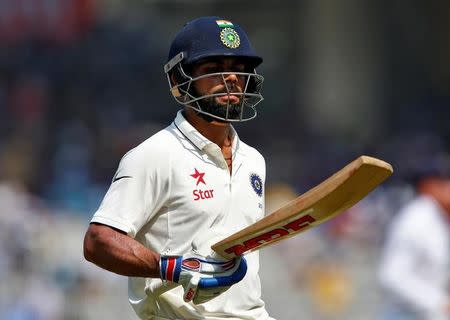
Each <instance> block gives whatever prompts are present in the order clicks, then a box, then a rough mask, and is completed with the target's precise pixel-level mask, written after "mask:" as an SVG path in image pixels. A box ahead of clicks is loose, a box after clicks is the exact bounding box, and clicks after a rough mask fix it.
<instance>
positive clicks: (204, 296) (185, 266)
mask: <svg viewBox="0 0 450 320" xmlns="http://www.w3.org/2000/svg"><path fill="white" fill-rule="evenodd" d="M159 266H160V270H161V271H160V275H161V279H163V280H168V281H172V282H176V283H179V284H181V285H182V286H183V288H184V296H183V298H184V301H186V302H189V301H193V302H194V304H199V303H204V302H207V301H209V300H211V299H212V298H214V297H217V296H218V295H220V294H221V293H223V292H225V291H227V290H228V289H229V288H230V287H231V286H232V285H233V284H235V283H237V282H239V281H241V280H242V279H243V278H244V276H245V274H246V272H247V262H246V260H245V258H243V257H240V258H236V259H232V260H227V261H221V260H217V259H212V258H206V257H203V256H200V255H193V254H189V255H183V256H161V259H160V261H159Z"/></svg>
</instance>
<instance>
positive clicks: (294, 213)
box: [211, 156, 393, 259]
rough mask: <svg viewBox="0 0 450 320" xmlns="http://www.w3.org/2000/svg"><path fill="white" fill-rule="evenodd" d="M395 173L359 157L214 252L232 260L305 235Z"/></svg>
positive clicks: (379, 162)
mask: <svg viewBox="0 0 450 320" xmlns="http://www.w3.org/2000/svg"><path fill="white" fill-rule="evenodd" d="M392 172H393V169H392V166H391V165H390V164H389V163H387V162H384V161H382V160H379V159H376V158H372V157H369V156H360V157H359V158H357V159H356V160H354V161H352V162H351V163H349V164H348V165H346V166H345V167H344V168H342V169H341V170H339V171H337V172H336V173H335V174H333V175H332V176H331V177H329V178H328V179H326V180H325V181H323V182H322V183H320V184H319V185H317V186H315V187H314V188H312V189H310V190H309V191H307V192H306V193H304V194H302V195H300V196H299V197H297V198H295V199H294V200H292V201H290V202H289V203H287V204H286V205H284V206H282V207H281V208H279V209H278V210H276V211H274V212H273V213H271V214H269V215H267V216H265V217H264V218H262V219H261V220H259V221H257V222H255V223H253V224H252V225H249V226H248V227H246V228H244V229H242V230H240V231H238V232H236V233H234V234H232V235H230V236H229V237H227V238H225V239H223V240H221V241H219V242H217V243H216V244H214V245H212V247H211V248H212V249H213V250H214V251H215V252H217V253H218V254H219V255H220V256H222V257H224V258H226V259H231V258H234V257H237V256H240V255H243V254H245V253H248V252H251V251H255V250H259V249H261V248H263V247H266V246H268V245H271V244H273V243H276V242H278V241H281V240H284V239H287V238H289V237H292V236H294V235H296V234H298V233H301V232H304V231H306V230H308V229H310V228H313V227H315V226H318V225H320V224H322V223H324V222H326V221H328V220H329V219H331V218H333V217H335V216H337V215H338V214H340V213H342V212H344V211H345V210H346V209H348V208H350V207H352V206H353V205H354V204H356V203H357V202H359V201H360V200H361V199H362V198H364V197H365V196H366V195H367V194H368V193H369V192H371V191H372V190H373V189H375V188H376V187H377V186H378V185H379V184H380V183H382V182H383V181H384V180H386V179H387V178H388V177H389V176H390V175H391V174H392Z"/></svg>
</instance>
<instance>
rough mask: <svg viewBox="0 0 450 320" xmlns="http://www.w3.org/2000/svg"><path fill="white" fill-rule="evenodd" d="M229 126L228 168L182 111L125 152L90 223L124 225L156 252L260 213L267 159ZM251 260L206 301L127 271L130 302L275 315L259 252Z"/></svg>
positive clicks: (163, 308)
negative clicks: (267, 300)
mask: <svg viewBox="0 0 450 320" xmlns="http://www.w3.org/2000/svg"><path fill="white" fill-rule="evenodd" d="M232 132H233V139H232V155H233V158H232V173H231V175H230V172H229V170H228V167H227V164H226V162H225V160H224V158H223V155H222V153H221V150H220V148H219V146H217V145H216V144H214V143H212V142H211V141H209V140H208V139H206V138H205V137H204V136H202V135H201V134H200V133H199V132H198V131H197V130H196V129H195V128H194V127H193V126H192V125H191V124H190V123H189V122H188V121H187V120H185V118H184V117H183V115H182V112H181V111H180V112H178V114H177V117H176V118H175V120H174V122H173V123H172V124H171V125H170V126H168V127H167V128H165V129H163V130H161V131H160V132H158V133H156V134H155V135H153V136H152V137H150V138H149V139H147V140H146V141H144V142H143V143H141V144H140V145H139V146H137V147H136V148H134V149H132V150H130V151H129V152H128V153H127V154H126V155H125V156H124V157H123V158H122V160H121V162H120V164H119V167H118V169H117V172H116V174H115V176H114V178H113V182H112V183H111V186H110V188H109V190H108V192H107V193H106V195H105V197H104V199H103V201H102V203H101V205H100V207H99V209H98V210H97V212H96V213H95V214H94V217H93V218H92V221H91V222H96V223H101V224H105V225H109V226H112V227H114V228H117V229H120V230H122V231H124V232H126V233H127V234H128V235H129V236H131V237H133V238H135V239H136V240H137V241H139V242H140V243H142V244H143V245H145V246H146V247H148V248H150V249H152V250H154V251H156V252H158V253H161V254H170V255H181V254H186V253H189V252H191V251H192V247H193V243H195V241H196V240H198V239H203V238H205V236H206V237H208V235H211V236H213V235H214V234H215V233H216V231H217V232H218V233H219V232H220V233H221V234H222V235H223V236H226V235H228V234H231V233H233V232H235V231H237V230H240V229H242V228H243V227H245V226H247V225H249V224H251V223H253V222H255V221H257V220H259V219H261V218H262V217H263V213H264V181H265V174H266V172H265V162H264V158H263V157H262V156H261V154H260V153H259V152H258V151H256V150H255V149H254V148H251V147H249V146H248V145H246V144H245V143H243V142H242V141H240V139H239V137H238V135H237V134H236V132H235V131H234V129H233V130H232ZM224 230H226V232H225V233H224ZM218 240H219V239H218ZM246 259H247V263H248V271H247V274H246V276H245V277H244V279H243V280H242V281H241V282H239V283H237V284H235V285H234V286H232V287H231V288H230V289H229V290H228V291H226V292H225V293H223V294H222V295H220V296H219V297H217V298H214V299H213V300H211V301H209V302H207V303H204V304H199V305H194V304H192V303H185V302H184V301H183V298H182V295H183V288H182V287H181V286H179V285H177V284H175V283H171V282H165V281H161V280H160V279H152V278H138V277H130V278H129V301H130V303H131V305H132V306H133V308H134V309H135V311H136V313H137V314H138V315H139V316H140V317H141V318H142V319H225V318H226V319H270V318H269V316H268V314H267V312H266V310H265V307H264V302H263V301H262V300H261V297H260V296H261V288H260V279H259V276H258V271H259V255H258V253H257V252H254V253H250V254H248V255H247V256H246Z"/></svg>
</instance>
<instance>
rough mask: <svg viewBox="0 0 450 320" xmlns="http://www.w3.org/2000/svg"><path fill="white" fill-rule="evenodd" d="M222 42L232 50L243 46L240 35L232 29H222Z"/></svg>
mask: <svg viewBox="0 0 450 320" xmlns="http://www.w3.org/2000/svg"><path fill="white" fill-rule="evenodd" d="M220 40H222V43H223V44H224V45H226V46H227V47H228V48H232V49H235V48H237V47H239V45H240V44H241V39H240V38H239V35H238V33H237V32H236V31H235V30H234V29H231V28H224V29H222V31H221V32H220Z"/></svg>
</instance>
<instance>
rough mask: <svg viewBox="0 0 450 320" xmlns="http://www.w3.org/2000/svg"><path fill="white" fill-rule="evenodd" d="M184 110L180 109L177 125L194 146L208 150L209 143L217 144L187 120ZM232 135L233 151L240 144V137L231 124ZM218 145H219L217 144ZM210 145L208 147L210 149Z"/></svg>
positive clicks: (176, 119) (176, 120)
mask: <svg viewBox="0 0 450 320" xmlns="http://www.w3.org/2000/svg"><path fill="white" fill-rule="evenodd" d="M182 111H183V110H179V111H178V113H177V116H176V118H175V121H174V123H175V125H176V127H177V128H178V129H179V130H180V131H181V133H182V134H183V135H184V136H185V137H186V138H188V139H189V140H190V141H191V142H192V144H193V145H194V146H196V147H197V148H198V149H200V150H202V151H206V150H205V147H206V146H208V145H211V144H213V145H216V144H215V143H214V142H212V141H210V140H209V139H207V138H205V137H204V136H203V135H202V134H201V133H200V132H198V131H197V129H195V128H194V127H193V126H192V125H191V124H190V123H189V121H187V120H186V118H185V117H184V116H183V113H182ZM231 136H232V139H233V141H232V148H233V152H234V151H235V150H236V148H237V146H238V141H239V137H238V135H237V132H236V130H234V128H233V126H231ZM216 146H217V145H216ZM209 148H210V147H208V148H207V149H209Z"/></svg>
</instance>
